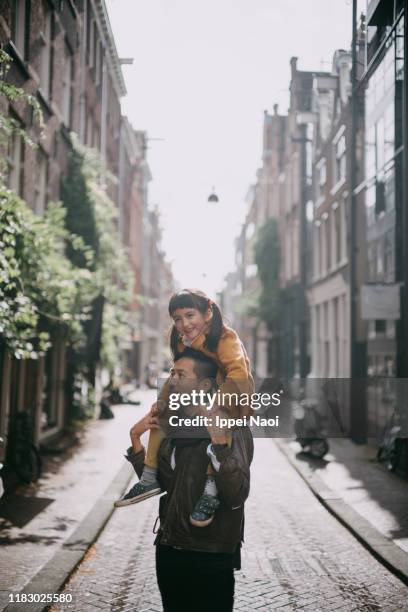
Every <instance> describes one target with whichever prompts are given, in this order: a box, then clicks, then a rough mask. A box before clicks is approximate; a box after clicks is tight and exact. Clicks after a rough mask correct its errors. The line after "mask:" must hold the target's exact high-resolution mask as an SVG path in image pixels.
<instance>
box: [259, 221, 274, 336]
mask: <svg viewBox="0 0 408 612" xmlns="http://www.w3.org/2000/svg"><path fill="white" fill-rule="evenodd" d="M254 258H255V263H256V265H257V268H258V277H259V280H260V283H261V291H260V294H259V297H258V303H257V306H256V316H257V317H258V319H259V320H260V321H263V322H264V323H265V324H266V326H267V327H268V329H269V330H273V329H274V327H275V326H276V323H277V319H278V309H279V244H278V225H277V221H276V219H274V218H272V217H270V218H269V219H267V220H266V221H265V223H264V224H263V225H262V226H261V227H260V228H259V230H258V234H257V237H256V241H255V244H254Z"/></svg>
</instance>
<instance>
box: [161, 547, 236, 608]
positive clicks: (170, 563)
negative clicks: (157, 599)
mask: <svg viewBox="0 0 408 612" xmlns="http://www.w3.org/2000/svg"><path fill="white" fill-rule="evenodd" d="M156 574H157V582H158V585H159V589H160V593H161V596H162V601H163V609H164V612H184V611H185V612H193V611H194V612H231V611H232V609H233V606H234V584H235V578H234V570H233V555H231V554H227V553H206V552H195V551H189V550H178V549H176V548H173V547H171V546H163V545H160V544H158V545H157V546H156Z"/></svg>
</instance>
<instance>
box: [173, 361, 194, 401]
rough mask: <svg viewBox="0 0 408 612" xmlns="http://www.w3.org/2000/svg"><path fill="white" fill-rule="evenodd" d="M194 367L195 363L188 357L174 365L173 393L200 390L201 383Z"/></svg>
mask: <svg viewBox="0 0 408 612" xmlns="http://www.w3.org/2000/svg"><path fill="white" fill-rule="evenodd" d="M194 366H195V363H194V361H193V360H192V359H190V358H188V357H182V358H181V359H178V360H177V361H176V362H175V363H174V366H173V367H172V369H171V371H170V386H171V390H172V393H190V392H191V391H193V390H194V389H198V387H199V381H198V377H197V374H196V372H195V371H194Z"/></svg>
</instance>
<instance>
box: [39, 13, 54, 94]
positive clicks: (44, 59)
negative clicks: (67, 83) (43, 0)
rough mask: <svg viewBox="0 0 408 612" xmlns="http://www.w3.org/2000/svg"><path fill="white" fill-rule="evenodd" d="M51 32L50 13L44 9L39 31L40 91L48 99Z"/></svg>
mask: <svg viewBox="0 0 408 612" xmlns="http://www.w3.org/2000/svg"><path fill="white" fill-rule="evenodd" d="M51 32H52V13H51V11H50V10H48V9H45V16H44V29H43V31H42V32H41V33H40V39H41V44H42V47H41V52H40V88H41V93H42V94H43V95H44V96H45V97H46V98H47V99H48V98H49V96H50V85H51Z"/></svg>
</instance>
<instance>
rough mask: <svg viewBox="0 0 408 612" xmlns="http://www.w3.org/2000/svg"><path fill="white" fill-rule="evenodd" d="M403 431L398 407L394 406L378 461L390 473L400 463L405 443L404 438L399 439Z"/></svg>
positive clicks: (381, 444)
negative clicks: (383, 464) (382, 463)
mask: <svg viewBox="0 0 408 612" xmlns="http://www.w3.org/2000/svg"><path fill="white" fill-rule="evenodd" d="M401 429H402V426H401V422H400V415H399V413H398V411H397V408H396V405H394V410H393V412H392V414H391V416H390V418H389V420H388V421H387V423H386V425H385V428H384V430H383V434H382V439H381V442H380V446H379V447H378V451H377V460H378V461H380V462H384V463H385V465H386V466H387V469H388V470H389V471H390V472H394V471H395V470H396V469H397V466H398V464H399V461H400V457H401V453H402V445H403V442H404V439H403V438H400V437H398V436H399V434H400V432H401Z"/></svg>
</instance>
